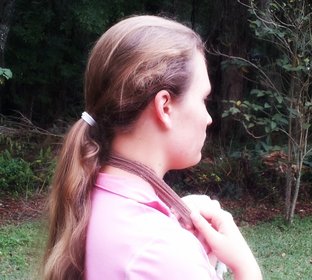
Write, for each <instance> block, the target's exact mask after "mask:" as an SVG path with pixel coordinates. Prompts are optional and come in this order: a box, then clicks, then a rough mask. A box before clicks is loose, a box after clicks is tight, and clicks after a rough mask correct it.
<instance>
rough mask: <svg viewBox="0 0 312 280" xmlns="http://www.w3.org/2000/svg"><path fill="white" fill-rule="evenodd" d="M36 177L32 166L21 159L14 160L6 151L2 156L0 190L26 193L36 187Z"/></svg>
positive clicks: (0, 161) (0, 162) (0, 160)
mask: <svg viewBox="0 0 312 280" xmlns="http://www.w3.org/2000/svg"><path fill="white" fill-rule="evenodd" d="M34 178H35V175H34V173H33V171H32V169H31V167H30V164H29V163H28V162H26V161H24V160H23V159H21V158H12V157H11V155H10V153H9V152H8V151H7V150H5V152H3V153H2V154H0V190H1V191H10V192H11V191H17V192H20V191H25V190H28V189H31V188H33V187H34Z"/></svg>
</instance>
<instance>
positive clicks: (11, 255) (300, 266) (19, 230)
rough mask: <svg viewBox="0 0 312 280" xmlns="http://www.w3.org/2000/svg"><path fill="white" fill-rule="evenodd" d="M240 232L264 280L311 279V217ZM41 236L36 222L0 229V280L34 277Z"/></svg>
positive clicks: (275, 221)
mask: <svg viewBox="0 0 312 280" xmlns="http://www.w3.org/2000/svg"><path fill="white" fill-rule="evenodd" d="M242 231H243V234H244V236H245V237H246V239H247V240H248V243H249V244H250V246H251V247H252V250H253V252H254V253H255V255H256V257H257V259H258V261H259V264H260V266H261V269H262V271H263V275H264V279H265V280H297V279H300V280H311V279H312V278H311V275H312V217H306V218H303V219H301V218H296V219H295V221H294V223H293V225H291V226H286V225H285V224H284V222H283V221H282V220H281V219H276V220H274V221H272V222H268V223H263V224H259V225H257V226H244V227H243V228H242ZM42 237H43V234H42V231H41V224H40V223H39V222H36V221H34V222H28V223H24V224H21V225H8V226H2V227H0V279H1V280H11V279H19V280H24V279H25V280H29V279H33V278H34V277H33V276H32V275H33V274H34V271H36V270H38V267H39V265H40V263H39V262H40V251H41V252H42ZM227 279H231V278H230V277H227ZM250 279H251V280H252V277H251V278H250Z"/></svg>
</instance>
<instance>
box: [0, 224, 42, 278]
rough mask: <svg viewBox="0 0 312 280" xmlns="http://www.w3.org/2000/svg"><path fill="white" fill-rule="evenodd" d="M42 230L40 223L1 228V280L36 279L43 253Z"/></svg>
mask: <svg viewBox="0 0 312 280" xmlns="http://www.w3.org/2000/svg"><path fill="white" fill-rule="evenodd" d="M40 230H41V226H40V223H39V222H28V223H24V224H21V225H6V226H2V227H0V280H13V279H19V280H29V279H34V276H33V275H34V271H35V270H38V267H39V266H40V257H39V256H40V254H41V252H40V251H42V250H40V249H39V248H40V246H42V233H40ZM41 248H42V247H41Z"/></svg>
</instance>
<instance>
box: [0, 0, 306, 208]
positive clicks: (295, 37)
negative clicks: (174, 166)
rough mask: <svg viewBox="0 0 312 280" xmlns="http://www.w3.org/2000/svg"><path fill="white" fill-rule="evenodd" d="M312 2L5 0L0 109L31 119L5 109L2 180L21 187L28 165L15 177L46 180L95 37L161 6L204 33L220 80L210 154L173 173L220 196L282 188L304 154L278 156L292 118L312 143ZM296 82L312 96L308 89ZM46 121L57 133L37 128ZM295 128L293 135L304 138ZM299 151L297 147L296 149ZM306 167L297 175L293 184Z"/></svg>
mask: <svg viewBox="0 0 312 280" xmlns="http://www.w3.org/2000/svg"><path fill="white" fill-rule="evenodd" d="M311 12H312V8H311V3H310V2H309V1H307V0H296V1H292V0H289V1H282V2H281V1H274V0H245V1H233V0H220V1H212V0H202V1H199V0H179V1H176V0H160V1H152V0H135V1H125V0H114V1H106V0H104V1H100V0H89V1H86V0H78V1H73V0H66V1H64V0H62V1H61V0H52V1H43V0H27V1H26V0H6V1H4V4H1V5H0V15H1V17H0V26H1V28H0V35H3V36H0V37H1V40H2V39H3V38H4V39H5V40H4V39H3V40H2V41H1V40H0V67H1V68H0V112H1V114H3V115H5V116H6V117H7V116H14V117H17V119H16V120H17V121H16V122H15V125H16V123H19V124H20V120H19V118H21V119H22V120H25V119H27V120H29V123H28V125H29V126H28V128H27V129H26V130H25V126H24V124H25V122H23V125H20V126H18V127H15V128H16V129H17V130H16V131H19V132H20V133H17V134H14V135H13V136H12V134H10V133H9V132H8V131H9V128H10V127H12V124H13V122H11V121H7V119H5V118H3V119H2V120H1V124H0V148H1V150H0V158H1V160H2V164H1V172H2V173H1V174H4V175H3V176H4V178H5V179H2V181H3V180H4V181H5V182H2V183H3V185H2V186H1V188H2V189H7V188H12V187H11V186H10V187H8V185H11V183H8V182H9V180H11V179H10V178H11V177H13V176H14V175H13V174H19V173H18V172H19V171H18V170H19V168H21V169H22V171H21V172H24V173H25V174H27V176H16V177H15V178H16V179H17V178H19V177H23V178H31V179H29V184H27V183H26V182H18V181H17V182H16V184H15V188H17V189H19V187H18V186H21V185H23V186H29V187H30V186H34V188H35V189H41V187H42V186H45V185H47V184H48V182H49V180H50V176H51V174H52V173H53V166H54V162H55V161H54V154H55V153H54V152H55V150H56V149H55V148H56V147H57V144H58V142H59V141H60V137H58V136H61V135H62V134H63V133H64V131H66V128H67V127H68V126H69V125H70V123H71V121H72V120H74V119H77V118H78V117H79V115H80V112H81V111H82V108H83V89H82V84H83V71H84V66H85V63H86V60H87V56H88V51H89V49H90V48H91V47H92V45H93V44H94V42H95V40H96V39H97V38H98V36H99V35H100V34H102V33H103V32H104V31H105V30H106V29H107V28H108V27H109V26H111V25H112V24H114V23H115V22H116V21H117V20H119V19H120V18H123V17H126V16H129V15H133V14H156V15H163V16H169V17H172V18H176V19H178V20H179V21H181V22H183V23H185V24H187V25H189V26H190V27H192V28H194V29H195V30H196V31H197V32H199V33H200V34H201V35H202V37H203V39H204V40H205V41H207V57H208V61H209V74H210V78H211V81H212V85H213V90H212V94H211V100H210V102H209V104H208V107H209V108H208V109H209V111H210V112H211V114H212V117H213V120H214V122H213V125H212V126H211V127H210V128H209V131H208V132H209V133H208V135H209V136H208V139H207V145H206V148H205V152H204V157H205V160H204V161H203V163H202V164H201V165H199V166H197V167H195V168H193V169H191V170H188V171H185V172H182V173H179V174H174V176H173V177H175V178H173V177H172V176H171V177H170V175H169V180H171V181H177V179H178V184H179V188H181V191H182V192H184V191H185V192H187V191H188V190H189V188H190V187H194V186H195V187H196V188H197V189H198V190H199V191H200V192H202V193H206V192H208V193H209V192H211V191H213V192H214V193H216V194H217V195H218V196H231V197H236V198H242V197H244V195H252V196H254V197H258V198H259V199H269V200H272V201H273V202H276V201H279V200H283V199H284V197H285V189H286V185H287V182H288V181H287V178H286V177H285V174H286V173H283V172H281V168H284V166H285V164H286V165H287V166H288V170H289V172H288V173H287V174H290V172H291V170H292V169H291V168H292V166H295V167H296V166H299V165H298V162H297V160H296V157H288V159H287V160H286V162H285V159H284V158H283V156H277V155H283V153H285V154H288V152H289V151H290V149H293V148H291V147H290V146H289V130H288V128H289V125H290V124H292V125H293V127H295V128H296V129H297V128H298V127H299V126H300V125H301V127H302V128H304V129H305V130H304V131H305V132H307V134H305V135H306V144H307V145H308V146H309V145H311V137H310V136H311V135H310V131H309V127H310V122H311V121H310V120H311V119H309V118H306V116H307V115H309V116H310V115H311V108H312V107H311V104H312V103H311V96H312V93H311V91H312V89H311V88H312V87H311V63H312V59H311V55H312V49H311V42H312V39H311V26H312V25H311ZM3 27H6V28H3ZM299 31H300V33H298V32H299ZM12 73H13V74H12ZM292 80H293V81H294V84H293V85H292V83H291V81H292ZM292 86H293V88H292ZM300 86H301V87H300ZM299 89H303V91H300V92H303V93H304V98H305V99H300V96H299V95H298V94H297V93H298V92H299V91H298V90H299ZM300 106H301V107H300ZM21 116H22V117H21ZM226 116H227V117H226ZM300 118H301V119H302V120H303V121H302V122H301V124H300V122H299V124H298V122H297V120H299V121H300ZM237 120H238V121H237ZM38 127H40V129H47V130H48V132H49V133H50V135H48V134H49V133H46V131H42V130H40V131H39V132H38ZM285 131H286V132H287V133H288V135H287V133H286V134H285V133H284V132H285ZM292 131H294V130H292ZM296 131H297V132H298V131H299V130H298V129H297V130H296ZM24 133H25V134H24ZM25 135H26V137H25ZM51 135H52V136H51ZM296 135H299V134H296ZM296 135H293V134H291V137H292V138H293V139H295V140H296V141H297V138H296V137H297V136H296ZM258 136H263V137H261V138H258ZM298 143H299V142H298ZM300 145H301V144H300ZM300 145H299V146H300ZM300 147H301V146H300ZM291 151H292V153H293V154H295V153H296V151H297V154H298V151H299V150H294V149H293V150H291ZM272 153H275V154H273V155H274V156H272ZM11 159H12V162H11ZM311 160H312V157H311V155H310V154H308V153H307V154H306V155H305V158H304V161H302V172H301V174H302V176H300V178H301V181H302V182H301V185H302V186H303V187H302V188H301V189H300V194H303V195H302V198H303V197H306V198H310V197H311V195H312V194H311V193H312V187H311V178H312V172H311V166H312V163H311ZM7 161H10V162H7ZM2 166H6V167H2ZM11 170H14V172H15V173H14V172H11ZM298 174H299V173H295V175H292V177H291V179H292V181H291V180H290V181H289V182H291V184H295V183H296V178H298ZM25 180H26V179H25ZM297 182H298V180H297ZM27 188H28V187H27ZM291 192H293V191H291Z"/></svg>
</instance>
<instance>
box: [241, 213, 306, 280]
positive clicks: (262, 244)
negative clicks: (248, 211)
mask: <svg viewBox="0 0 312 280" xmlns="http://www.w3.org/2000/svg"><path fill="white" fill-rule="evenodd" d="M243 234H244V236H245V237H246V239H247V240H248V243H249V244H250V246H251V248H252V250H253V252H254V253H255V255H256V258H257V259H258V261H259V264H260V266H261V269H262V271H263V276H264V279H265V280H288V279H289V280H311V279H312V217H306V218H303V219H301V218H297V219H295V221H294V223H293V224H292V225H290V226H287V225H285V223H284V222H283V221H282V220H281V219H277V220H275V221H273V222H270V223H264V224H260V225H257V226H254V227H244V228H243Z"/></svg>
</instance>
